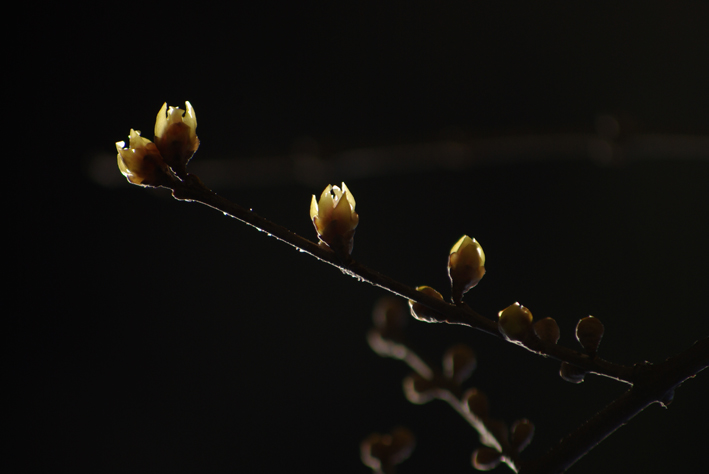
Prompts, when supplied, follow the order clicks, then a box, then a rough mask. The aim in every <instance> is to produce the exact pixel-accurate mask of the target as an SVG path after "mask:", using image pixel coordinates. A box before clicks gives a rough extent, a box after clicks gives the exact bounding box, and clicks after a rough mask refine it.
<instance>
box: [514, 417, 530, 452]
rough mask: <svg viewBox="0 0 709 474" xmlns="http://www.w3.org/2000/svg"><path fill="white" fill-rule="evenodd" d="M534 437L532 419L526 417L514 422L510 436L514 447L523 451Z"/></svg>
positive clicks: (518, 450)
mask: <svg viewBox="0 0 709 474" xmlns="http://www.w3.org/2000/svg"><path fill="white" fill-rule="evenodd" d="M532 437H534V424H533V423H532V422H531V421H529V420H527V419H526V418H525V419H522V420H517V421H515V422H514V424H513V425H512V433H511V436H510V444H511V445H512V449H514V450H515V451H517V452H518V453H521V452H522V450H523V449H524V448H526V447H527V445H529V443H531V442H532Z"/></svg>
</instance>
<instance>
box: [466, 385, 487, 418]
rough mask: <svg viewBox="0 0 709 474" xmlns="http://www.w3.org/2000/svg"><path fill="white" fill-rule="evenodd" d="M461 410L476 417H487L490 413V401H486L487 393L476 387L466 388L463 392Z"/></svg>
mask: <svg viewBox="0 0 709 474" xmlns="http://www.w3.org/2000/svg"><path fill="white" fill-rule="evenodd" d="M463 410H464V411H467V412H468V413H470V414H472V415H475V416H477V417H478V418H481V419H484V418H487V417H488V415H489V413H490V402H488V399H487V395H485V394H484V393H483V392H481V391H480V390H478V389H477V388H471V389H469V390H467V391H466V392H465V393H464V394H463Z"/></svg>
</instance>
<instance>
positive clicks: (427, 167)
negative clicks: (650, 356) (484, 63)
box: [88, 133, 709, 190]
mask: <svg viewBox="0 0 709 474" xmlns="http://www.w3.org/2000/svg"><path fill="white" fill-rule="evenodd" d="M108 158H109V155H108V154H105V155H104V154H102V155H100V156H96V157H95V158H94V159H93V160H92V161H91V163H89V168H88V174H89V176H90V177H91V179H92V180H93V181H95V182H97V183H99V184H102V185H105V186H115V185H118V184H121V183H124V182H125V179H124V178H123V177H122V176H121V175H120V173H119V172H118V169H117V166H116V159H115V156H114V155H110V159H108ZM574 160H589V161H593V162H596V163H598V164H599V165H604V166H607V165H618V166H622V165H627V164H630V163H634V162H638V161H643V160H709V137H707V136H693V135H670V134H638V135H631V136H628V137H626V138H624V139H620V140H614V139H613V138H612V137H609V138H605V137H604V136H603V135H601V134H590V133H589V134H582V133H571V134H548V135H522V136H506V137H494V138H475V139H468V140H459V141H439V142H429V143H420V144H408V145H396V146H385V147H371V148H356V149H351V150H345V151H342V152H339V153H334V154H332V155H329V156H327V157H319V156H318V155H317V154H314V153H292V154H288V155H283V156H264V157H252V158H233V159H205V158H204V157H203V156H198V157H196V158H195V160H194V161H192V162H190V165H189V168H190V171H191V172H193V173H195V174H196V175H198V176H199V177H200V178H201V179H202V180H203V181H204V182H205V183H209V186H210V187H212V188H213V189H215V190H219V189H229V188H247V187H248V188H253V187H272V186H278V185H285V184H303V185H306V186H321V185H322V183H329V182H340V181H348V180H353V179H362V178H374V177H385V176H392V175H401V174H412V173H431V172H436V171H445V170H466V169H468V168H474V167H476V166H497V165H509V164H513V163H521V162H533V161H574Z"/></svg>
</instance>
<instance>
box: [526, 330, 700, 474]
mask: <svg viewBox="0 0 709 474" xmlns="http://www.w3.org/2000/svg"><path fill="white" fill-rule="evenodd" d="M708 365H709V338H704V339H702V340H700V341H698V342H696V343H695V344H694V345H693V346H692V347H690V348H689V349H687V350H686V351H684V352H682V353H680V354H679V355H677V356H675V357H672V358H670V359H668V360H666V361H665V362H663V363H661V364H658V365H655V366H650V368H649V369H648V370H647V371H645V372H644V373H643V374H642V376H639V377H638V379H637V381H636V382H635V384H634V385H633V387H632V388H631V389H630V390H628V391H627V392H625V393H624V394H623V395H621V396H620V397H619V398H617V399H616V400H614V401H613V402H612V403H611V404H610V405H608V406H607V407H605V408H604V409H603V410H601V411H599V412H598V413H597V414H596V415H595V416H594V417H593V418H591V419H590V420H588V421H587V422H586V423H585V424H583V425H582V426H581V427H579V428H578V429H577V430H576V431H574V432H573V433H571V434H570V435H569V436H567V437H566V438H564V439H562V440H561V441H560V442H559V444H558V445H557V446H556V447H554V448H553V449H552V450H551V451H549V452H548V453H547V454H546V455H545V456H543V457H542V458H540V459H537V460H534V461H529V462H525V463H523V465H522V469H521V470H520V474H542V473H544V474H546V473H557V472H564V471H565V470H566V469H568V468H569V467H571V466H572V465H573V464H574V463H575V462H576V461H578V460H579V459H581V458H582V457H583V456H584V455H585V454H586V453H587V452H589V451H590V450H591V449H593V448H594V447H595V446H596V445H597V444H599V443H600V442H601V441H603V440H604V439H606V438H607V437H608V436H610V435H611V434H612V433H613V432H614V431H615V430H617V429H618V428H620V427H621V426H623V425H624V424H626V423H627V422H628V421H630V420H631V419H632V418H633V417H634V416H635V415H637V414H638V413H640V412H641V411H643V410H644V409H645V408H647V407H648V406H650V405H652V404H653V403H660V404H662V405H663V406H667V405H668V404H669V403H670V402H671V401H672V397H673V395H674V390H675V388H676V387H678V386H679V385H680V384H682V382H684V381H685V380H687V379H689V378H692V377H694V376H695V375H697V374H698V373H699V372H701V371H702V370H704V369H705V368H706V367H707V366H708Z"/></svg>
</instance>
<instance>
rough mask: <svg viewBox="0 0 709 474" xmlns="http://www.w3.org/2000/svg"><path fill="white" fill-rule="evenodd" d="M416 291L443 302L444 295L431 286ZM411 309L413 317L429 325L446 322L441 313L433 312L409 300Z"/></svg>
mask: <svg viewBox="0 0 709 474" xmlns="http://www.w3.org/2000/svg"><path fill="white" fill-rule="evenodd" d="M416 291H420V292H421V293H424V294H426V295H428V296H433V297H434V298H438V299H439V300H441V301H443V295H441V294H440V293H439V292H437V291H436V290H434V289H433V288H431V287H430V286H417V287H416ZM409 307H410V308H411V316H413V317H414V318H416V319H418V320H419V321H424V322H427V323H438V322H441V321H444V320H445V318H444V317H443V316H442V315H440V314H439V313H437V312H435V311H433V310H432V309H431V308H428V307H426V306H424V305H422V304H420V303H417V302H415V301H413V300H409Z"/></svg>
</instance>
